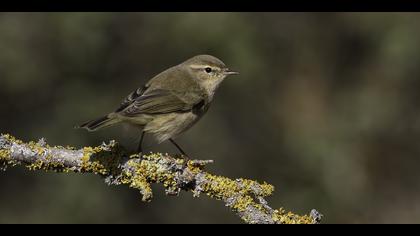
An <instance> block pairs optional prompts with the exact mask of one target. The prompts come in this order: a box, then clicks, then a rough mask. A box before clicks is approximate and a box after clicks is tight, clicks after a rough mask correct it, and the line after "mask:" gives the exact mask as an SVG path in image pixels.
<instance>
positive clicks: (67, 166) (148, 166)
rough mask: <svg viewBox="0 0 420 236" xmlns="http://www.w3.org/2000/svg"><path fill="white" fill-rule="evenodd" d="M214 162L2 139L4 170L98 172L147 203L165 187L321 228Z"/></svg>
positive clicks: (260, 216) (263, 218) (248, 213)
mask: <svg viewBox="0 0 420 236" xmlns="http://www.w3.org/2000/svg"><path fill="white" fill-rule="evenodd" d="M209 163H212V161H210V160H208V161H203V160H190V161H188V163H184V160H183V159H177V158H174V157H172V156H170V155H168V154H161V153H155V154H150V155H143V156H141V157H140V156H139V155H137V154H134V155H128V154H127V152H126V151H125V150H124V148H123V147H121V146H120V145H118V143H116V142H115V141H111V142H110V143H109V144H105V143H104V144H102V145H101V146H98V147H84V148H82V149H75V148H73V147H51V146H49V145H48V144H46V142H45V141H44V140H43V139H41V140H40V141H38V142H29V143H24V142H22V141H20V140H18V139H16V138H14V137H12V136H11V135H0V168H2V169H6V168H7V167H11V166H16V165H24V166H26V167H27V168H29V169H30V170H50V171H56V172H78V173H94V174H98V175H101V176H103V177H104V178H105V182H106V183H107V184H114V185H119V184H126V185H128V186H130V187H132V188H135V189H138V190H139V191H140V193H141V195H142V200H143V201H150V200H151V199H152V196H153V194H152V189H151V186H150V185H151V184H152V183H160V184H163V186H164V187H165V191H166V194H168V195H177V194H178V193H179V192H180V191H181V190H184V191H190V192H192V194H193V195H194V196H195V197H198V196H200V195H203V194H205V195H207V196H209V197H210V198H213V199H217V200H221V201H223V202H224V203H225V205H226V206H227V207H229V208H230V209H231V210H232V211H233V212H235V213H236V214H237V215H238V216H239V217H240V218H241V219H242V220H243V221H245V222H246V223H253V224H289V223H303V224H314V223H319V222H320V219H321V215H320V214H319V213H318V212H317V211H316V210H312V211H311V213H310V214H309V215H304V216H300V215H297V214H294V213H291V212H286V211H285V210H283V209H282V208H280V209H273V208H271V207H270V206H269V205H268V203H267V201H266V200H265V197H267V196H269V195H271V194H272V192H273V191H274V187H273V186H272V185H270V184H267V183H258V182H256V181H253V180H247V179H236V180H233V179H230V178H227V177H223V176H216V175H213V174H210V173H208V172H206V171H205V170H204V167H205V166H206V165H207V164H209Z"/></svg>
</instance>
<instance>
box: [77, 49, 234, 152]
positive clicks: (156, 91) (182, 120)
mask: <svg viewBox="0 0 420 236" xmlns="http://www.w3.org/2000/svg"><path fill="white" fill-rule="evenodd" d="M236 74H239V73H238V72H235V71H231V70H229V68H228V67H226V65H225V64H224V63H223V62H222V61H221V60H219V59H218V58H216V57H214V56H210V55H198V56H195V57H192V58H190V59H188V60H186V61H185V62H183V63H181V64H179V65H176V66H173V67H171V68H169V69H167V70H165V71H163V72H162V73H160V74H158V75H156V76H155V77H153V78H152V79H151V80H149V82H148V83H146V85H144V86H142V87H140V88H138V89H137V90H135V91H133V92H132V93H130V94H129V95H128V96H127V97H126V98H125V99H124V100H123V102H122V103H121V105H120V106H119V107H118V109H116V110H115V111H114V112H111V113H109V114H107V115H105V116H103V117H101V118H98V119H95V120H91V121H88V122H86V123H84V124H82V125H80V126H78V127H77V128H84V129H87V130H88V131H96V130H99V129H102V128H105V127H109V126H112V125H115V124H118V123H122V122H125V123H129V124H133V125H135V126H137V127H138V128H139V130H140V131H141V136H140V142H139V145H138V148H137V152H139V153H142V151H143V149H142V142H143V137H144V134H145V133H149V134H152V135H153V136H154V137H155V138H156V140H157V142H158V143H162V142H164V141H166V140H169V141H170V142H171V143H172V144H174V145H175V147H176V148H177V149H178V150H179V151H180V152H181V153H182V154H183V155H184V156H185V157H188V155H187V154H186V153H185V152H184V151H183V150H182V148H181V147H180V146H179V145H178V144H177V143H176V142H175V141H174V140H173V138H175V137H177V136H178V135H180V134H181V133H183V132H185V131H186V130H188V129H189V128H191V127H192V126H193V125H194V124H195V123H196V122H197V121H198V120H199V119H200V118H201V117H202V116H203V115H204V114H205V113H206V112H207V110H208V109H209V106H210V104H211V102H212V101H213V97H214V93H215V92H216V90H217V88H218V87H219V85H220V83H221V82H222V81H223V80H224V79H225V78H226V77H227V76H229V75H236Z"/></svg>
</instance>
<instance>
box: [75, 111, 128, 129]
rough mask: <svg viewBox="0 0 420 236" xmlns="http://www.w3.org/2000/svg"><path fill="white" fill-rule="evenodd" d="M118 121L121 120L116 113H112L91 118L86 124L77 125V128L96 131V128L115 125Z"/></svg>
mask: <svg viewBox="0 0 420 236" xmlns="http://www.w3.org/2000/svg"><path fill="white" fill-rule="evenodd" d="M118 122H120V120H119V119H117V118H116V116H115V114H113V113H111V114H108V115H106V116H103V117H101V118H98V119H95V120H90V121H88V122H86V123H84V124H81V125H79V126H76V127H75V128H77V129H78V128H81V129H86V130H88V131H96V130H99V129H102V128H105V127H108V126H111V125H114V124H116V123H118Z"/></svg>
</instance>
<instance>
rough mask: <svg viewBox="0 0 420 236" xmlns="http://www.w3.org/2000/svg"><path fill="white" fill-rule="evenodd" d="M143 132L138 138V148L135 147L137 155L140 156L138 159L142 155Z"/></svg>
mask: <svg viewBox="0 0 420 236" xmlns="http://www.w3.org/2000/svg"><path fill="white" fill-rule="evenodd" d="M144 133H145V132H144V131H143V132H141V136H140V142H139V146H138V147H137V153H138V154H139V155H140V157H141V156H142V155H143V147H142V144H143V138H144Z"/></svg>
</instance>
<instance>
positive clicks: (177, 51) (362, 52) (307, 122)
mask: <svg viewBox="0 0 420 236" xmlns="http://www.w3.org/2000/svg"><path fill="white" fill-rule="evenodd" d="M419 20H420V15H419V14H408V13H261V14H257V13H2V14H0V101H1V103H0V104H1V105H0V132H1V133H11V134H12V135H15V136H17V137H18V138H20V139H23V140H24V141H29V140H38V139H39V138H41V137H44V138H46V140H47V141H48V143H49V144H51V145H72V146H76V147H82V146H84V145H99V144H100V143H101V142H102V141H108V140H110V139H115V140H117V141H119V142H121V143H122V144H123V145H124V146H126V147H127V148H131V149H134V148H135V146H136V142H137V140H138V135H139V133H138V131H137V130H132V129H130V128H127V127H124V126H117V127H113V128H109V129H106V130H103V131H99V132H97V133H88V132H85V131H83V130H75V129H73V128H72V127H73V126H74V125H76V124H79V123H81V122H84V121H86V120H89V119H91V118H95V117H98V116H100V115H102V114H105V113H107V112H109V111H112V110H113V109H115V108H116V107H117V106H118V104H119V103H120V102H121V100H122V99H123V98H124V97H125V96H126V95H128V94H129V93H130V92H131V91H132V90H134V89H136V88H137V87H139V86H141V85H142V84H143V83H145V82H146V81H147V80H148V79H150V78H151V77H153V76H154V75H156V74H157V73H159V72H161V71H162V70H164V69H166V68H168V67H170V66H172V65H175V64H178V63H180V62H182V61H184V60H185V59H187V58H189V57H192V56H194V55H196V54H203V53H206V54H212V55H214V56H216V57H219V58H220V59H222V60H223V61H224V62H225V63H226V64H227V65H228V66H229V67H231V68H232V69H235V70H238V71H240V72H241V74H240V76H236V77H230V78H228V79H226V80H225V81H224V82H223V84H222V86H221V87H220V89H219V91H218V92H217V93H216V96H215V100H214V102H213V105H212V107H211V108H210V110H209V112H208V113H207V115H206V116H205V117H204V118H203V119H202V120H201V121H200V122H199V123H198V124H197V125H196V126H194V128H192V129H191V130H190V131H189V132H187V133H185V134H184V135H183V136H181V137H180V138H178V139H177V140H178V141H179V143H180V144H181V145H182V146H183V147H184V148H185V149H186V150H187V151H188V153H190V155H192V156H193V157H195V158H198V159H214V160H215V161H216V162H215V164H213V165H211V166H209V167H208V169H209V171H211V172H213V173H216V174H221V175H225V176H228V177H231V178H237V177H244V178H251V179H257V180H260V181H267V182H269V183H272V184H273V185H274V186H275V187H276V191H275V194H274V196H272V197H270V198H268V200H269V202H270V204H271V205H272V206H274V207H285V208H286V209H287V210H292V211H293V212H295V213H301V214H304V213H308V212H309V211H310V210H311V209H312V208H316V209H317V210H319V211H320V212H321V213H323V214H324V215H325V217H324V222H326V223H416V222H417V223H418V222H419V221H420V200H419V199H420V181H419V177H420V171H419V165H420V159H419V154H420V147H419V139H420V106H419V105H420V104H419V99H420V96H419V89H420V78H419V74H420V64H419V62H420V43H419V42H420V27H419V26H418V22H419ZM146 138H147V137H146ZM145 147H146V149H147V150H149V151H159V152H175V151H176V150H175V149H174V148H173V147H172V146H171V145H170V144H162V145H156V144H154V143H153V141H152V139H150V137H149V138H147V141H146V146H145ZM0 189H1V190H0V222H1V223H41V222H42V223H240V222H241V221H240V220H239V219H238V218H237V217H236V216H235V215H234V214H232V213H231V212H229V210H228V209H227V208H226V207H224V206H223V203H221V202H218V201H214V200H209V199H208V198H207V197H200V198H197V199H193V198H192V196H191V194H190V193H182V194H181V196H180V197H167V196H164V194H163V191H162V187H161V186H157V185H156V186H155V191H154V194H155V197H154V199H153V201H152V202H151V203H143V202H141V201H140V195H139V193H138V192H137V191H136V190H133V189H128V188H127V187H126V186H119V187H117V186H112V187H108V186H107V185H105V184H104V183H103V180H102V179H101V178H98V176H94V175H81V174H56V173H46V172H40V171H38V172H29V171H27V170H26V169H24V168H20V167H19V168H11V169H8V170H7V171H6V172H1V173H0Z"/></svg>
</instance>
